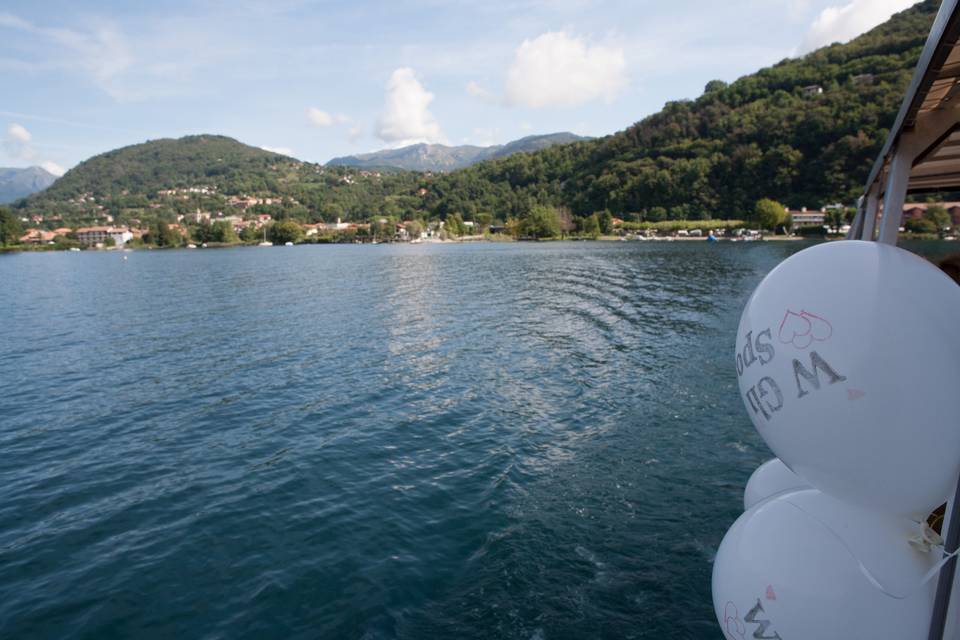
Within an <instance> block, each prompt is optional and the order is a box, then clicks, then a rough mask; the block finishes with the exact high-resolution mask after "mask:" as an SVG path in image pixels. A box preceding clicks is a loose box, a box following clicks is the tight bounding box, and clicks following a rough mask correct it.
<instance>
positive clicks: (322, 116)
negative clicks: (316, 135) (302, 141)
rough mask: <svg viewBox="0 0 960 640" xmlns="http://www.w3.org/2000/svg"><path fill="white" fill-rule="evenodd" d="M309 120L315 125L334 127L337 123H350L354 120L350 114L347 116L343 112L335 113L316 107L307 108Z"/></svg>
mask: <svg viewBox="0 0 960 640" xmlns="http://www.w3.org/2000/svg"><path fill="white" fill-rule="evenodd" d="M307 120H308V121H309V122H310V124H312V125H313V126H315V127H332V126H333V125H335V124H350V123H351V122H353V118H351V117H350V116H345V115H343V114H342V113H338V114H336V115H333V114H330V113H327V112H326V111H324V110H323V109H318V108H316V107H309V108H308V109H307Z"/></svg>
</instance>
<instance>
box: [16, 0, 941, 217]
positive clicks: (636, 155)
mask: <svg viewBox="0 0 960 640" xmlns="http://www.w3.org/2000/svg"><path fill="white" fill-rule="evenodd" d="M938 6H939V2H937V1H936V0H925V1H924V2H921V3H919V4H917V5H916V6H914V7H912V8H911V9H908V10H907V11H904V12H902V13H900V14H897V15H896V16H894V17H893V18H892V19H891V20H890V21H888V22H887V23H885V24H883V25H881V26H879V27H877V28H875V29H873V30H871V31H870V32H868V33H866V34H864V35H862V36H860V37H858V38H856V39H855V40H853V41H851V42H849V43H847V44H835V45H832V46H829V47H825V48H822V49H819V50H817V51H815V52H812V53H810V54H807V55H805V56H803V57H801V58H796V59H787V60H784V61H782V62H780V63H778V64H776V65H774V66H772V67H769V68H766V69H762V70H760V71H758V72H757V73H754V74H752V75H748V76H745V77H743V78H740V79H738V80H736V81H735V82H732V83H729V84H728V83H725V82H722V81H712V82H710V83H708V84H707V86H706V87H705V90H704V93H703V95H701V96H700V97H698V98H697V99H695V100H683V101H676V102H670V103H667V104H666V105H665V106H664V108H663V109H662V110H661V111H660V112H658V113H656V114H653V115H651V116H649V117H647V118H645V119H643V120H641V121H640V122H638V123H636V124H634V125H633V126H631V127H629V128H627V129H626V130H624V131H620V132H618V133H615V134H612V135H609V136H606V137H604V138H599V139H594V140H588V141H582V142H576V143H573V144H566V145H558V146H555V147H551V148H548V149H544V150H542V151H537V152H534V153H519V154H515V155H512V156H509V157H506V158H503V159H497V160H491V161H486V162H482V163H480V164H477V165H474V166H472V167H469V168H466V169H462V170H458V171H454V172H451V173H432V174H431V173H417V172H409V171H386V170H382V171H361V170H359V169H356V168H348V167H332V166H326V167H325V166H321V165H317V164H311V163H304V162H300V161H298V160H295V159H293V158H289V157H286V156H282V155H278V154H275V153H271V152H267V151H264V150H261V149H258V148H256V147H250V146H247V145H243V144H241V143H239V142H237V141H235V140H232V139H230V138H225V137H222V136H212V135H200V136H189V137H186V138H181V139H179V140H169V139H166V140H155V141H150V142H146V143H143V144H138V145H133V146H130V147H125V148H122V149H117V150H115V151H111V152H109V153H105V154H102V155H99V156H96V157H93V158H91V159H89V160H87V161H86V162H83V163H81V164H80V165H78V166H77V167H75V168H74V169H72V170H71V171H69V172H68V173H67V174H66V175H65V176H64V177H63V178H61V179H60V180H58V181H57V182H56V183H55V184H54V185H53V186H52V187H50V188H48V189H47V190H45V191H43V192H41V193H38V194H35V195H33V196H31V197H29V198H27V199H25V200H21V201H19V202H18V203H16V204H15V205H14V206H15V208H16V209H17V210H18V211H19V212H20V213H21V215H27V214H31V213H42V214H44V215H47V216H49V215H59V216H61V217H62V219H63V221H64V222H83V221H84V220H87V219H95V218H96V217H97V216H98V215H100V214H103V213H110V214H111V215H113V216H114V218H115V219H116V220H117V221H118V222H123V221H125V220H140V221H142V222H144V223H148V222H151V221H155V220H169V219H173V217H174V216H175V215H176V214H178V213H180V214H182V213H190V212H193V211H196V210H197V209H200V210H204V211H221V212H222V213H223V214H224V215H229V214H232V213H237V211H240V210H242V209H236V208H235V206H234V205H231V204H230V200H231V199H235V198H236V197H238V196H256V197H260V198H271V199H273V200H275V202H272V203H270V204H257V205H255V206H254V207H251V208H248V209H246V212H247V214H249V213H250V212H254V213H270V214H271V215H272V216H273V217H274V218H275V219H282V218H293V219H296V220H301V221H305V222H317V221H332V220H335V219H336V218H338V217H339V218H343V219H344V220H356V221H361V220H364V221H365V220H369V219H371V218H374V217H377V216H386V217H390V218H395V219H398V220H400V219H405V220H414V219H423V220H429V219H436V218H441V219H446V218H447V217H448V216H452V215H454V214H458V216H459V219H463V220H479V221H493V222H496V221H502V222H504V223H506V222H508V221H509V220H511V219H513V220H522V219H525V218H528V217H529V216H530V215H531V212H533V211H534V210H535V208H536V207H538V206H551V207H556V208H558V209H561V210H563V211H567V212H569V213H571V214H572V216H573V218H574V220H578V219H579V220H582V219H585V218H586V217H587V216H591V215H592V214H594V213H597V214H598V215H599V216H602V215H604V214H605V213H608V214H609V213H612V215H614V216H617V217H620V218H623V219H625V220H627V221H631V222H641V221H646V222H656V221H661V220H683V219H688V220H700V219H718V218H728V219H729V218H733V219H737V218H743V217H744V213H745V212H749V211H751V210H753V208H754V205H755V203H756V201H757V200H759V199H761V198H772V199H774V200H777V201H780V202H782V203H784V204H786V205H788V206H791V207H801V206H806V207H820V206H823V205H825V204H828V203H833V202H843V203H850V202H852V201H853V199H854V198H855V197H856V196H857V195H858V194H859V192H860V189H861V187H862V184H863V181H864V180H865V179H866V175H867V172H868V170H869V168H870V165H871V163H872V161H873V159H874V158H875V156H876V155H877V153H878V152H879V150H880V148H881V146H882V144H883V141H884V139H885V137H886V134H887V128H888V127H889V126H891V125H892V123H893V120H894V117H895V115H896V112H897V109H898V108H899V105H900V102H901V100H902V98H903V93H904V90H905V88H906V86H907V83H908V82H909V79H910V76H911V74H912V72H913V68H914V66H915V65H916V61H917V58H918V57H919V54H920V51H921V49H922V47H923V44H924V42H925V40H926V36H927V33H928V31H929V29H930V26H931V24H932V22H933V19H934V16H935V14H936V10H937V8H938ZM197 186H205V187H210V188H211V192H210V193H188V194H161V193H159V192H161V191H165V190H170V189H177V188H189V187H197Z"/></svg>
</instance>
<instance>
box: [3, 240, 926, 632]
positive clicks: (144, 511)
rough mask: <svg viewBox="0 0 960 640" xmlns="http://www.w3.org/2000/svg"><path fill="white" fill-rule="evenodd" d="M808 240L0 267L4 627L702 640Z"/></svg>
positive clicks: (189, 254) (114, 259)
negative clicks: (779, 321) (757, 350)
mask: <svg viewBox="0 0 960 640" xmlns="http://www.w3.org/2000/svg"><path fill="white" fill-rule="evenodd" d="M802 246H803V245H802V244H800V243H746V244H745V243H738V244H730V243H720V244H715V245H707V244H706V243H681V242H676V243H651V242H647V243H546V244H476V245H443V246H437V245H419V246H412V245H407V246H302V247H295V248H284V247H276V248H270V249H265V248H243V249H230V250H216V251H214V250H207V251H202V250H198V251H153V252H146V251H142V252H136V253H130V254H120V253H93V252H91V253H87V252H84V253H80V254H77V253H58V254H17V255H0V321H2V338H0V388H2V390H3V391H2V394H0V451H2V452H3V456H2V457H0V576H2V578H0V637H4V638H98V639H99V638H364V639H375V638H409V639H429V638H458V639H460V638H478V639H480V638H483V639H486V638H522V639H533V640H553V639H558V638H670V639H688V638H689V639H701V638H703V639H708V638H709V639H712V640H714V639H718V638H720V632H719V628H718V626H717V623H716V621H715V619H714V615H713V609H712V604H711V600H710V573H711V561H712V558H713V554H714V552H715V550H716V548H717V545H718V544H719V542H720V540H721V538H722V536H723V534H724V532H725V531H726V529H727V527H728V526H729V525H730V524H731V523H732V522H733V520H734V519H735V518H736V517H737V515H738V514H739V513H740V510H741V496H742V489H743V485H744V483H745V481H746V479H747V478H748V476H749V475H750V473H751V472H752V471H753V469H754V468H755V467H756V466H757V465H758V464H760V463H761V462H762V461H763V460H765V459H767V458H768V457H770V454H769V453H768V451H767V450H766V448H765V446H764V445H763V443H762V441H761V440H760V439H759V436H758V435H757V434H756V433H755V431H754V430H753V428H752V427H751V425H750V422H749V419H748V417H747V414H746V412H745V410H744V409H743V407H742V405H741V401H740V398H739V396H738V394H737V391H736V374H735V371H734V366H733V359H732V352H733V348H734V337H735V336H734V333H735V330H736V325H737V321H738V319H739V314H740V311H741V308H742V306H743V304H744V302H745V301H746V298H747V297H748V295H749V293H750V291H751V289H752V288H753V287H754V286H755V285H756V284H757V283H758V282H759V280H760V279H761V278H762V277H763V275H764V274H765V273H766V272H767V271H769V270H770V269H771V268H772V267H773V266H774V265H775V264H776V263H777V262H779V261H780V260H782V259H783V258H784V257H786V256H787V255H789V254H790V253H792V252H794V251H797V250H799V249H801V248H802ZM943 249H944V247H943V246H936V247H933V248H932V249H930V250H931V251H933V252H935V253H936V252H939V253H944V252H945V251H944V250H943ZM123 255H126V256H128V259H127V260H124V259H123V258H122V256H123Z"/></svg>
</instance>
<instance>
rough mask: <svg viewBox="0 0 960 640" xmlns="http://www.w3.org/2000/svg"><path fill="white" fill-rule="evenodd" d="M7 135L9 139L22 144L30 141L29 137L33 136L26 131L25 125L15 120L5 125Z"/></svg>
mask: <svg viewBox="0 0 960 640" xmlns="http://www.w3.org/2000/svg"><path fill="white" fill-rule="evenodd" d="M7 135H8V136H10V139H11V140H13V141H16V142H22V143H24V144H26V143H28V142H30V138H32V137H33V136H32V135H31V134H30V132H29V131H27V129H26V127H24V126H23V125H19V124H17V123H16V122H14V123H13V124H11V125H10V126H9V127H7Z"/></svg>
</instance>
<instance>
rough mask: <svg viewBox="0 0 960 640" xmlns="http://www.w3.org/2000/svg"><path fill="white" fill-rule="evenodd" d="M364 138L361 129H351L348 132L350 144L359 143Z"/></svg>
mask: <svg viewBox="0 0 960 640" xmlns="http://www.w3.org/2000/svg"><path fill="white" fill-rule="evenodd" d="M362 137H363V129H362V128H360V127H350V129H349V130H348V131H347V139H348V140H350V142H357V141H358V140H359V139H360V138H362Z"/></svg>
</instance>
